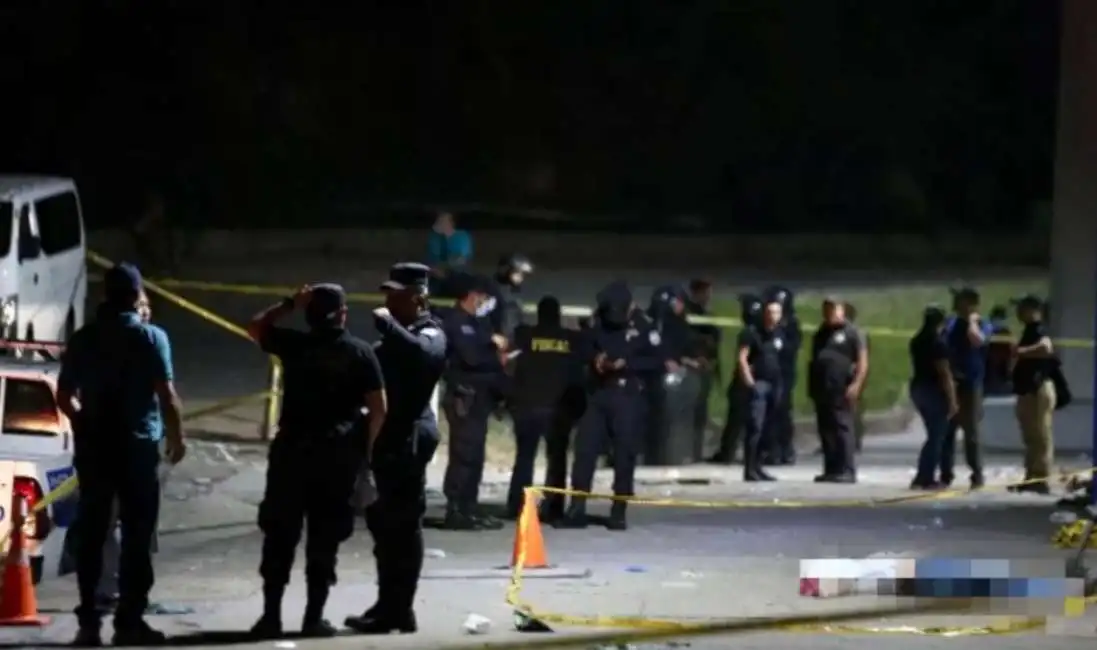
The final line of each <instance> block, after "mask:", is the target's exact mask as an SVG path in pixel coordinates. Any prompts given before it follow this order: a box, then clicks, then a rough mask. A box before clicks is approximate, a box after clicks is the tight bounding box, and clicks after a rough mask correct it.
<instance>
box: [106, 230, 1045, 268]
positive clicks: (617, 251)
mask: <svg viewBox="0 0 1097 650" xmlns="http://www.w3.org/2000/svg"><path fill="white" fill-rule="evenodd" d="M473 236H474V242H475V246H476V250H475V254H474V258H475V260H476V261H477V262H478V264H479V265H480V266H490V265H493V264H494V262H495V260H496V259H498V258H499V257H500V256H502V255H505V254H508V253H512V252H516V251H520V252H522V253H524V254H526V255H528V256H529V257H530V258H531V259H533V260H534V262H535V264H537V265H538V266H539V267H541V268H545V269H584V268H602V269H605V268H621V269H629V268H663V269H690V270H698V271H700V270H704V269H725V268H758V269H770V268H775V269H798V268H826V269H831V270H841V269H858V270H860V269H873V268H879V269H926V268H940V267H962V268H977V267H988V266H989V267H1002V266H1009V267H1014V268H1016V267H1021V266H1025V267H1032V266H1036V267H1043V266H1044V265H1045V264H1046V262H1047V250H1048V245H1047V242H1045V241H1041V240H1040V238H1039V237H1031V236H1009V235H1003V234H999V233H995V234H990V233H988V234H987V235H985V236H983V235H980V236H972V235H954V236H949V237H947V238H944V239H934V238H929V237H917V236H896V235H883V236H874V235H864V236H857V235H814V234H789V235H782V236H777V237H773V236H769V237H760V236H738V235H731V236H710V237H703V236H680V237H679V236H663V235H629V234H627V233H621V234H612V233H609V234H607V233H591V234H584V233H555V232H551V231H549V232H530V231H521V232H518V231H486V232H476V233H473ZM425 239H426V233H425V232H423V231H421V230H415V231H408V230H375V231H370V230H304V231H302V230H292V231H289V230H285V231H283V230H265V231H233V230H210V231H200V232H195V233H188V234H185V235H182V234H181V235H179V236H178V240H179V246H180V248H181V249H182V250H183V251H185V253H184V255H185V257H186V258H187V263H190V264H193V263H195V262H201V261H207V262H210V263H216V262H219V261H239V259H240V258H241V257H248V258H252V259H255V260H256V262H257V263H263V262H267V261H271V260H272V259H274V258H277V257H283V258H284V257H293V258H299V259H300V258H332V257H341V258H346V257H349V256H354V257H360V258H361V259H362V260H363V263H364V265H367V266H373V267H374V268H377V266H378V265H377V264H376V261H377V260H384V261H385V262H384V264H382V265H380V266H384V265H387V264H388V261H389V260H396V259H405V260H408V259H410V260H414V259H421V258H422V257H423V254H424V251H425V248H426V245H425ZM90 240H91V241H90V243H91V246H92V248H93V249H95V250H97V251H99V252H101V253H103V254H105V255H108V256H114V257H119V256H122V257H131V256H132V255H133V244H132V240H131V239H130V237H128V236H127V235H126V234H125V233H122V232H119V231H100V232H93V233H92V234H91V237H90Z"/></svg>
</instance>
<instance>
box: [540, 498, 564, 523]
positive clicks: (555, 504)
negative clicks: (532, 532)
mask: <svg viewBox="0 0 1097 650" xmlns="http://www.w3.org/2000/svg"><path fill="white" fill-rule="evenodd" d="M563 516H564V499H563V497H561V496H560V495H558V494H550V495H549V496H548V497H546V498H545V500H544V501H542V502H541V507H540V508H538V517H539V518H540V519H541V523H543V524H553V523H555V522H557V521H559V520H560V518H561V517H563Z"/></svg>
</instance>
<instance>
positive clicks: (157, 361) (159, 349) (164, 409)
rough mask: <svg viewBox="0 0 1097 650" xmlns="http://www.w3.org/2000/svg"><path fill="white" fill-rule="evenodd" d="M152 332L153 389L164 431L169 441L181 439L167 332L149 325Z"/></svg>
mask: <svg viewBox="0 0 1097 650" xmlns="http://www.w3.org/2000/svg"><path fill="white" fill-rule="evenodd" d="M149 331H150V332H151V334H152V350H151V351H152V355H151V358H150V361H151V364H152V372H153V374H152V377H153V389H154V390H155V391H156V395H157V396H158V397H159V398H160V412H161V413H162V414H163V416H164V430H165V431H164V432H165V434H166V435H167V438H168V440H169V441H171V442H175V443H182V441H183V403H182V401H181V400H180V399H179V393H177V392H176V391H175V367H174V365H173V364H172V360H171V343H170V342H169V341H168V335H167V333H166V332H165V331H164V330H162V329H160V328H159V327H152V326H150V327H149Z"/></svg>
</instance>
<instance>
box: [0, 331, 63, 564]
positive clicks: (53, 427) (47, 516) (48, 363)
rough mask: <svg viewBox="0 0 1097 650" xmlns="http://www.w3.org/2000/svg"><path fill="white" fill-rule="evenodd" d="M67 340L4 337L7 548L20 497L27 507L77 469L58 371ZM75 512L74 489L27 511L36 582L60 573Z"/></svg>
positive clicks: (1, 385)
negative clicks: (16, 498) (59, 401)
mask: <svg viewBox="0 0 1097 650" xmlns="http://www.w3.org/2000/svg"><path fill="white" fill-rule="evenodd" d="M62 350H63V346H62V345H61V344H58V343H34V342H25V341H9V340H0V351H2V352H3V353H4V356H0V539H2V540H3V549H2V550H3V552H4V554H7V551H8V546H9V545H10V540H11V522H12V516H11V515H12V513H11V509H12V505H13V501H12V499H13V497H14V496H15V495H16V494H18V495H20V496H22V497H23V500H24V501H26V503H27V508H28V511H33V509H34V508H35V506H36V505H40V504H42V503H43V500H44V499H45V498H46V495H48V494H49V493H50V492H52V491H53V490H55V489H56V488H58V487H59V486H61V484H62V483H65V481H66V480H68V479H69V478H71V477H73V476H74V475H75V470H74V469H73V465H72V458H73V441H72V428H71V426H70V424H69V421H68V418H66V417H65V416H64V414H63V413H61V411H60V410H59V409H58V408H57V399H56V396H57V376H58V374H59V371H60V368H61V364H60V363H59V362H58V361H57V359H60V353H61V351H62ZM75 514H76V498H75V494H74V493H73V494H68V495H67V496H65V497H63V498H59V499H56V500H52V499H51V500H46V505H45V506H43V507H41V508H40V511H39V512H37V513H35V514H34V515H33V516H30V517H28V519H27V522H26V524H25V528H24V533H25V535H26V541H27V548H26V549H25V550H26V552H27V555H28V557H29V558H30V564H31V571H32V573H33V576H34V581H35V582H39V581H40V580H42V579H48V578H52V577H56V576H58V575H61V574H62V573H63V572H67V571H63V570H65V569H67V567H65V564H67V563H68V562H67V561H66V560H65V557H64V556H65V546H66V544H65V542H66V540H65V538H66V536H67V534H68V529H69V527H70V526H71V524H72V520H73V518H74V516H75Z"/></svg>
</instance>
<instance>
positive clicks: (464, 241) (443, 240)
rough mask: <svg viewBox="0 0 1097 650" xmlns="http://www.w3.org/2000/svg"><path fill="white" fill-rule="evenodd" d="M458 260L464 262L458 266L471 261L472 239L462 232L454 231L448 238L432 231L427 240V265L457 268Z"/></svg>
mask: <svg viewBox="0 0 1097 650" xmlns="http://www.w3.org/2000/svg"><path fill="white" fill-rule="evenodd" d="M459 259H460V260H464V261H463V262H462V263H461V264H460V266H463V265H465V264H468V263H469V262H470V261H471V260H472V237H470V236H469V234H468V233H467V232H465V231H464V230H455V231H453V234H452V235H450V236H449V237H446V236H445V235H443V234H441V233H438V232H434V231H433V230H432V231H431V232H430V239H428V240H427V264H429V265H430V266H442V265H446V266H458V265H459V264H458V263H457V260H459Z"/></svg>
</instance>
